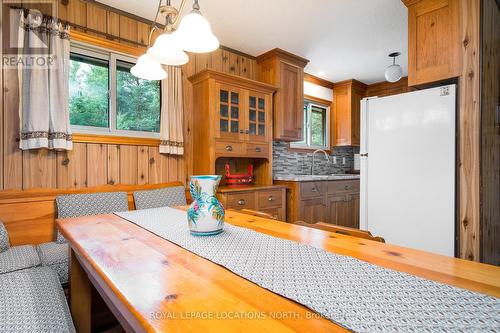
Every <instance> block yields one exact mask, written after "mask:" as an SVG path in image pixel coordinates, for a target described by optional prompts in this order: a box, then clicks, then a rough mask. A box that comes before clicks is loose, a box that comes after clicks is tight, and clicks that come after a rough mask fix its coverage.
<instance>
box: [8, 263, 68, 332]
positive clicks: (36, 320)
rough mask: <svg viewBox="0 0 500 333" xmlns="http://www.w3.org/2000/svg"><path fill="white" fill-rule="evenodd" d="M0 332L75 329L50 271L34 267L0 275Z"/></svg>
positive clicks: (62, 293) (52, 272) (64, 299)
mask: <svg viewBox="0 0 500 333" xmlns="http://www.w3.org/2000/svg"><path fill="white" fill-rule="evenodd" d="M0 332H60V333H62V332H75V327H74V326H73V321H72V320H71V315H70V312H69V308H68V304H67V303H66V298H65V296H64V291H63V289H62V287H61V285H60V284H59V279H58V278H57V275H56V273H55V272H54V271H52V270H51V269H50V268H48V267H37V268H31V269H27V270H22V271H17V272H13V273H8V274H1V275H0Z"/></svg>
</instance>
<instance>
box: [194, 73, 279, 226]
mask: <svg viewBox="0 0 500 333" xmlns="http://www.w3.org/2000/svg"><path fill="white" fill-rule="evenodd" d="M189 80H190V81H191V82H192V83H193V108H194V121H193V145H194V157H195V161H196V163H194V165H193V174H195V175H200V174H218V175H222V176H223V178H222V181H221V185H223V184H224V183H225V165H226V164H229V165H230V168H231V171H232V172H237V173H242V172H246V171H247V168H248V165H249V164H252V165H253V168H254V184H253V185H247V186H224V185H223V186H221V187H220V188H219V198H220V200H221V202H222V204H223V205H224V206H225V207H226V208H231V209H251V210H258V211H261V212H265V213H268V214H271V215H272V216H274V217H276V218H277V219H280V220H286V207H285V206H286V204H285V199H286V194H285V187H283V186H274V185H273V178H272V140H273V136H272V126H273V114H272V112H273V106H272V105H273V94H274V92H275V91H276V87H275V86H273V85H270V84H267V83H263V82H259V81H254V80H250V79H247V78H242V77H239V76H235V75H231V74H226V73H221V72H217V71H214V70H209V69H207V70H204V71H201V72H199V73H198V74H195V75H193V76H191V77H190V78H189Z"/></svg>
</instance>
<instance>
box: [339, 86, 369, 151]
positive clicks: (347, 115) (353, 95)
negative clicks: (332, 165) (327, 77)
mask: <svg viewBox="0 0 500 333" xmlns="http://www.w3.org/2000/svg"><path fill="white" fill-rule="evenodd" d="M365 93H366V85H365V84H363V83H361V82H359V81H356V80H348V81H342V82H338V83H335V84H334V86H333V117H331V118H332V122H333V123H332V124H331V128H333V131H332V133H331V135H332V138H331V142H332V145H333V146H359V143H360V134H359V125H360V108H361V107H360V105H361V99H363V98H364V97H365Z"/></svg>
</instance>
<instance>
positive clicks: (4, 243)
mask: <svg viewBox="0 0 500 333" xmlns="http://www.w3.org/2000/svg"><path fill="white" fill-rule="evenodd" d="M8 248H9V234H8V233H7V229H5V226H4V225H3V223H2V222H1V221H0V252H3V251H6V250H7V249H8Z"/></svg>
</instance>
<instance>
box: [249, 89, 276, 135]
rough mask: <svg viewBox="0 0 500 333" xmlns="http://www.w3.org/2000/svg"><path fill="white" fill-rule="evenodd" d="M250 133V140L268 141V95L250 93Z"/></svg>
mask: <svg viewBox="0 0 500 333" xmlns="http://www.w3.org/2000/svg"><path fill="white" fill-rule="evenodd" d="M247 103H248V108H247V109H248V135H249V139H250V140H258V141H267V137H268V134H270V133H267V132H268V124H269V122H270V119H271V118H270V116H271V115H270V114H269V113H270V112H269V110H270V105H268V104H269V103H270V101H269V98H268V97H267V96H266V95H262V94H259V93H254V92H252V91H250V92H249V94H248V101H247Z"/></svg>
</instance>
